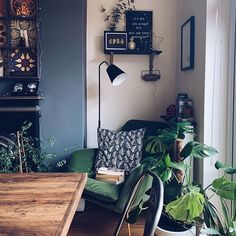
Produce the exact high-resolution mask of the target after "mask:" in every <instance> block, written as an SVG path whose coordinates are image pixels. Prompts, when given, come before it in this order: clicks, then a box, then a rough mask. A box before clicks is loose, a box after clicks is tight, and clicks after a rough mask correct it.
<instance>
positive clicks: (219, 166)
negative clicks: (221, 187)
mask: <svg viewBox="0 0 236 236" xmlns="http://www.w3.org/2000/svg"><path fill="white" fill-rule="evenodd" d="M215 167H216V169H223V170H224V172H225V173H226V174H230V175H233V174H236V168H233V167H231V166H227V165H225V164H223V163H222V162H220V161H216V163H215Z"/></svg>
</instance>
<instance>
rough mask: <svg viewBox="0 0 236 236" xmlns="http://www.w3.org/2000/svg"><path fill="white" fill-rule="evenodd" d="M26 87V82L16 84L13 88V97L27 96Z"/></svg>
mask: <svg viewBox="0 0 236 236" xmlns="http://www.w3.org/2000/svg"><path fill="white" fill-rule="evenodd" d="M25 86H26V84H25V83H24V82H20V81H18V82H15V83H14V84H13V87H12V93H11V94H12V96H22V95H25Z"/></svg>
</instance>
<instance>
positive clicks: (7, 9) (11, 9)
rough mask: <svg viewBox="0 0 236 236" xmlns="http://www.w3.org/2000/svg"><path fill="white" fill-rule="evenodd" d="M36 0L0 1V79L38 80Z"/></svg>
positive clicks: (37, 8) (37, 11)
mask: <svg viewBox="0 0 236 236" xmlns="http://www.w3.org/2000/svg"><path fill="white" fill-rule="evenodd" d="M39 28H40V27H39V1H38V0H0V80H11V81H12V80H14V81H15V80H23V81H29V80H39V79H40V44H39V42H40V40H39V39H40V30H39Z"/></svg>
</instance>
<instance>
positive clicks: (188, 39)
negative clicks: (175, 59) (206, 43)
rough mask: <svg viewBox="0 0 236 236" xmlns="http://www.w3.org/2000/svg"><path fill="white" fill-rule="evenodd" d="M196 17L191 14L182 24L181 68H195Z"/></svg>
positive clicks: (183, 69)
mask: <svg viewBox="0 0 236 236" xmlns="http://www.w3.org/2000/svg"><path fill="white" fill-rule="evenodd" d="M194 37H195V17H194V16H191V17H190V18H189V19H188V20H187V21H186V22H185V23H184V24H183V25H182V26H181V70H182V71H185V70H190V69H193V68H194Z"/></svg>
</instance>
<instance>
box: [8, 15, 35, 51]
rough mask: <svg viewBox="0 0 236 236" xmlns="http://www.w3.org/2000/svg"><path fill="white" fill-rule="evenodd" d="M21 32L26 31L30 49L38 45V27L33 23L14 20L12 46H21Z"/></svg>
mask: <svg viewBox="0 0 236 236" xmlns="http://www.w3.org/2000/svg"><path fill="white" fill-rule="evenodd" d="M21 31H26V33H27V35H28V42H29V46H30V47H36V45H37V27H36V24H35V22H33V21H25V20H21V21H20V20H12V21H11V46H12V47H17V46H19V42H20V37H21Z"/></svg>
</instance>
